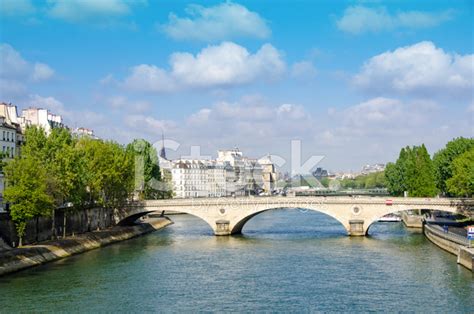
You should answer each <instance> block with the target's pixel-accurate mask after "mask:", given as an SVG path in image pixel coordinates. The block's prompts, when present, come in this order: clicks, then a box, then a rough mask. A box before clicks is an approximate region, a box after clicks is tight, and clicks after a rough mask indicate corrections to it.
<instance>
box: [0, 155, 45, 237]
mask: <svg viewBox="0 0 474 314" xmlns="http://www.w3.org/2000/svg"><path fill="white" fill-rule="evenodd" d="M4 170H5V176H6V178H7V179H8V181H7V182H8V185H7V188H6V189H5V191H4V198H5V200H7V201H8V202H10V203H11V206H10V215H11V217H12V220H13V222H14V223H15V226H16V229H17V233H18V236H19V237H20V245H21V239H22V237H23V236H24V234H25V228H26V223H27V221H28V220H29V219H32V218H34V217H37V216H47V215H50V214H51V211H52V209H53V203H54V200H53V198H52V197H51V195H50V194H49V193H48V186H47V173H46V169H45V168H44V167H42V165H41V163H40V161H39V160H38V159H36V158H35V157H33V156H26V157H23V158H15V159H14V160H12V161H10V162H9V163H8V164H7V165H6V166H5V169H4Z"/></svg>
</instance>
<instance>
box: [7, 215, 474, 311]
mask: <svg viewBox="0 0 474 314" xmlns="http://www.w3.org/2000/svg"><path fill="white" fill-rule="evenodd" d="M172 219H173V221H175V224H174V225H172V226H169V227H167V228H166V229H164V230H161V231H159V232H155V233H153V234H150V235H147V236H144V237H140V238H136V239H132V240H129V241H125V242H122V243H119V244H114V245H111V246H108V247H105V248H103V249H99V250H95V251H90V252H87V253H85V254H82V255H77V256H74V257H71V258H68V259H64V260H61V261H58V262H55V263H51V264H47V265H43V266H39V267H36V268H32V269H29V270H26V271H23V272H19V273H17V274H12V275H9V276H6V277H3V278H0V312H2V313H10V312H12V311H15V312H17V311H48V312H50V311H62V312H64V311H65V312H97V311H98V312H142V311H165V312H183V311H185V312H191V311H192V312H195V311H226V312H228V311H240V312H241V311H244V312H249V311H266V312H268V311H272V312H275V311H276V312H287V311H292V312H316V311H320V312H335V311H338V312H339V311H343V312H354V311H356V312H360V311H364V312H366V311H377V312H381V311H389V312H394V311H396V312H400V311H402V312H407V311H408V312H444V313H446V312H453V313H472V312H474V279H473V275H472V273H471V272H470V271H468V270H466V269H465V268H463V267H461V266H458V265H457V264H456V258H455V257H454V256H453V255H450V254H448V253H446V252H444V251H442V250H441V249H439V248H438V247H436V246H434V245H433V244H431V243H430V242H429V241H428V240H426V239H425V238H424V236H423V235H422V234H420V233H416V232H413V231H408V230H406V229H405V228H404V227H403V225H402V224H401V223H376V224H374V225H373V226H372V227H371V228H370V231H369V233H370V237H365V238H350V237H347V236H346V235H345V231H344V229H343V227H342V226H341V225H340V224H339V223H338V222H337V221H336V220H334V219H332V218H329V217H327V216H325V215H322V214H318V213H315V212H304V211H301V210H296V209H293V210H274V211H269V212H265V213H263V214H260V215H258V216H256V217H254V218H253V219H251V220H250V221H249V222H248V223H247V225H246V226H245V227H244V230H243V232H244V235H242V236H231V237H214V236H213V235H212V233H211V229H210V228H209V227H208V226H207V225H206V224H205V223H203V222H202V221H200V220H199V219H197V218H195V217H192V216H188V215H176V216H172Z"/></svg>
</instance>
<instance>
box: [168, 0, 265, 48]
mask: <svg viewBox="0 0 474 314" xmlns="http://www.w3.org/2000/svg"><path fill="white" fill-rule="evenodd" d="M186 12H187V13H188V15H189V17H183V18H180V17H178V16H176V15H175V14H174V13H171V14H170V15H169V21H168V23H167V24H166V25H162V26H160V28H161V29H162V30H163V31H164V32H165V33H166V34H167V35H168V36H169V37H171V38H173V39H176V40H188V39H189V40H197V41H205V42H209V41H221V40H230V39H234V38H241V37H253V38H260V39H263V38H268V37H269V36H270V33H271V31H270V29H269V28H268V26H267V23H266V21H265V20H264V19H262V18H261V17H260V16H259V15H258V14H257V13H255V12H252V11H249V10H248V9H247V8H246V7H244V6H242V5H239V4H236V3H232V2H225V3H221V4H219V5H216V6H213V7H203V6H199V5H189V6H188V7H187V9H186Z"/></svg>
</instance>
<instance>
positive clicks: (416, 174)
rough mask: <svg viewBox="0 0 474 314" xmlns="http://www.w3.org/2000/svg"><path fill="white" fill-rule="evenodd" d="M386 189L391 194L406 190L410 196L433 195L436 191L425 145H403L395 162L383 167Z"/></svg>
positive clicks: (431, 166) (431, 163) (398, 193)
mask: <svg viewBox="0 0 474 314" xmlns="http://www.w3.org/2000/svg"><path fill="white" fill-rule="evenodd" d="M385 180H386V184H387V189H388V190H389V192H390V193H391V194H393V195H403V193H404V192H405V191H406V192H408V195H409V196H412V197H425V196H435V195H436V193H437V189H436V185H435V180H434V169H433V162H432V161H431V158H430V155H429V154H428V151H427V150H426V147H425V145H424V144H423V145H421V146H413V147H408V146H407V147H405V148H402V149H401V151H400V155H399V157H398V159H397V161H396V162H395V163H388V164H387V166H386V168H385Z"/></svg>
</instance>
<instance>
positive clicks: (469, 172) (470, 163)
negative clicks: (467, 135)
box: [446, 147, 474, 197]
mask: <svg viewBox="0 0 474 314" xmlns="http://www.w3.org/2000/svg"><path fill="white" fill-rule="evenodd" d="M450 168H451V171H452V172H451V175H452V176H451V177H450V178H449V179H448V180H446V188H447V191H448V192H449V193H451V194H452V195H455V196H465V197H472V196H473V195H474V147H472V148H471V149H469V150H468V151H466V152H464V153H463V154H461V155H459V156H458V157H456V158H455V159H454V160H453V163H452V165H451V167H450Z"/></svg>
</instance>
